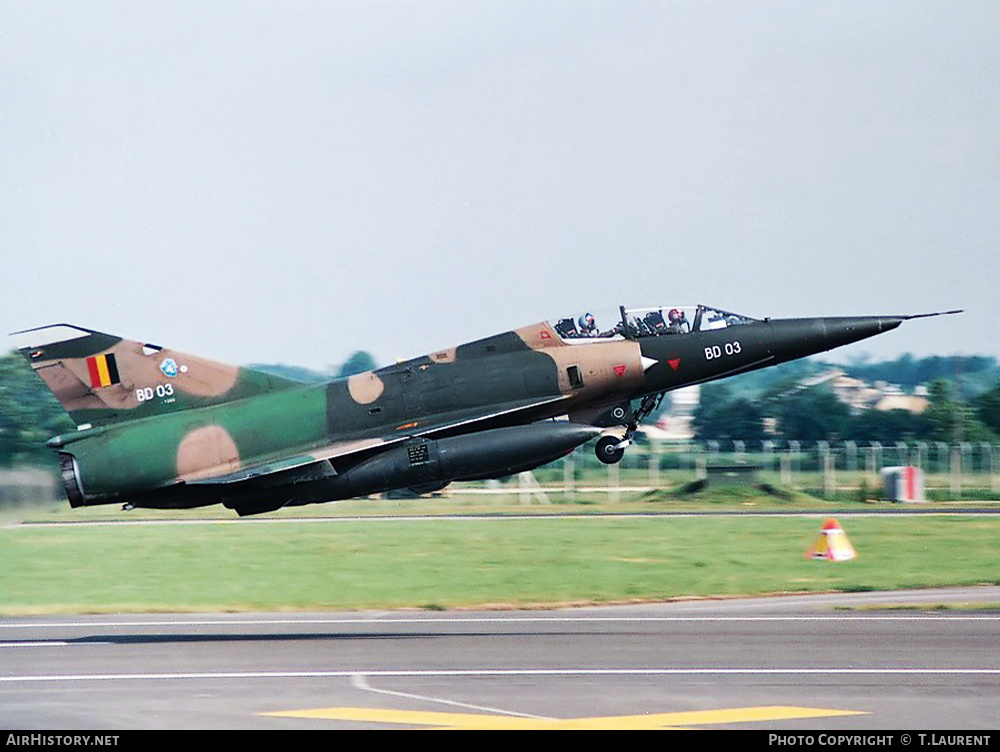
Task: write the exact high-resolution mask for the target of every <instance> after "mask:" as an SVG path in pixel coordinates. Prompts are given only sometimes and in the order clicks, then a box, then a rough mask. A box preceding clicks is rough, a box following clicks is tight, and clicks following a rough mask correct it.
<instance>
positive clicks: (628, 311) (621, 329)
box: [549, 305, 757, 342]
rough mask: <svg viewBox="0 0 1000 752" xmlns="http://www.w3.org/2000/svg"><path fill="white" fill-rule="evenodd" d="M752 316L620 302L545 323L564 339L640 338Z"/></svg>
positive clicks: (697, 329) (695, 329) (746, 320)
mask: <svg viewBox="0 0 1000 752" xmlns="http://www.w3.org/2000/svg"><path fill="white" fill-rule="evenodd" d="M756 320H757V319H752V318H750V317H749V316H741V315H740V314H737V313H730V312H729V311H723V310H722V309H720V308H711V307H709V306H703V305H697V306H659V307H653V308H625V306H621V307H620V308H619V309H618V310H617V311H615V312H609V311H598V312H593V313H592V312H590V311H586V312H584V313H582V314H579V315H577V316H567V317H565V318H560V319H555V320H553V321H550V322H549V323H550V324H551V325H552V328H553V329H555V330H556V333H557V334H558V335H559V336H560V337H562V338H563V339H564V340H567V341H573V342H578V341H586V340H588V339H594V338H603V339H608V338H619V339H640V338H643V337H660V336H666V335H677V334H689V333H691V332H705V331H709V330H712V329H725V328H727V327H731V326H742V325H743V324H750V323H753V322H754V321H756Z"/></svg>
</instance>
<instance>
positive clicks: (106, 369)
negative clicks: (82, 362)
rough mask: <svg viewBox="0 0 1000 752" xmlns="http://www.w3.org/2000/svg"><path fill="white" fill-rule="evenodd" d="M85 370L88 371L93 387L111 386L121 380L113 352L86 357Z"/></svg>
mask: <svg viewBox="0 0 1000 752" xmlns="http://www.w3.org/2000/svg"><path fill="white" fill-rule="evenodd" d="M87 371H88V372H89V373H90V386H91V387H93V388H94V389H100V388H101V387H105V386H111V385H112V384H117V383H119V382H120V381H121V379H120V378H119V376H118V362H117V361H116V360H115V355H114V353H107V354H106V355H95V356H93V357H91V358H87Z"/></svg>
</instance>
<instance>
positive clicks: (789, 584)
mask: <svg viewBox="0 0 1000 752" xmlns="http://www.w3.org/2000/svg"><path fill="white" fill-rule="evenodd" d="M643 498H645V500H643ZM690 503H691V504H697V502H690ZM673 506H674V505H672V504H669V503H663V501H662V500H661V499H658V498H656V497H639V498H633V499H631V500H629V501H627V502H625V503H620V504H615V505H608V504H607V502H606V501H602V500H596V501H588V500H587V499H586V498H583V497H578V498H576V499H575V501H574V502H573V503H566V504H553V505H544V506H540V505H536V506H533V507H531V508H530V509H528V508H525V507H518V505H517V504H516V502H512V501H509V500H508V501H506V502H505V501H502V500H499V501H498V500H491V501H489V502H483V501H482V500H481V499H480V500H477V499H464V498H459V497H455V498H449V499H443V500H436V501H431V502H426V501H416V502H389V501H378V502H372V501H369V502H352V503H350V504H344V505H322V506H317V507H310V508H307V509H306V510H302V511H303V512H306V513H310V514H311V513H314V512H322V513H324V514H328V515H337V514H339V515H340V516H339V517H338V516H327V517H317V518H312V519H295V518H293V517H291V516H286V517H283V516H281V515H277V516H271V517H269V518H265V519H266V521H264V522H260V521H257V520H253V519H248V520H237V519H235V518H230V517H226V518H225V519H219V518H218V517H219V515H220V514H223V515H225V514H226V511H225V510H220V509H218V508H215V509H213V510H209V511H207V512H205V511H202V512H191V513H181V514H176V513H162V514H157V513H151V512H141V513H133V514H132V515H130V516H129V517H127V519H133V520H136V519H137V520H148V521H151V522H152V524H116V523H115V522H114V520H120V519H122V518H123V515H122V514H121V513H119V512H118V511H117V510H112V509H103V510H84V511H85V512H86V514H79V515H78V513H77V512H72V513H70V512H60V513H58V514H56V515H54V516H53V517H48V516H43V518H44V519H55V520H66V519H73V520H79V519H82V518H86V517H88V516H89V517H90V518H91V519H95V520H101V519H104V520H106V522H97V524H93V525H61V524H51V525H40V526H24V525H7V526H5V527H3V528H0V557H2V558H0V613H2V614H8V615H10V614H47V613H96V612H148V611H209V610H211V611H217V610H218V611H248V610H264V611H276V610H309V609H319V610H322V609H383V608H422V609H454V608H463V607H475V606H489V607H501V606H518V607H529V606H538V605H565V604H582V603H613V602H635V601H655V600H665V599H671V598H683V597H712V596H737V595H753V594H762V593H784V592H814V591H831V590H841V591H861V590H882V589H899V588H914V587H936V586H947V585H970V584H1000V556H998V555H997V542H998V541H1000V518H998V517H994V516H977V515H960V516H939V515H919V516H899V515H878V514H877V515H873V516H849V517H842V518H841V520H840V521H841V523H842V525H843V526H844V529H845V531H846V533H847V535H848V537H849V538H850V540H851V542H852V543H853V545H854V547H855V548H856V549H857V551H858V554H859V556H858V558H857V559H855V560H853V561H849V562H839V563H831V562H826V561H816V560H809V559H806V557H805V555H804V554H805V551H806V549H807V548H808V547H809V546H810V544H812V542H813V541H814V540H815V538H816V536H817V534H818V533H819V529H820V524H821V522H822V517H823V512H824V510H830V507H829V505H828V504H827V505H825V506H824V504H823V503H819V504H815V503H812V502H808V501H803V500H802V499H801V498H798V497H795V498H791V499H784V498H777V499H775V497H773V496H769V497H766V498H761V497H759V494H758V495H753V494H752V493H751V494H750V495H749V496H748V495H747V493H743V494H742V495H739V496H737V497H731V498H728V499H727V503H725V504H724V505H723V506H724V507H726V508H729V509H732V510H734V511H735V512H736V514H734V515H733V516H708V517H674V516H662V515H657V514H647V515H643V516H624V515H622V514H620V513H621V512H636V511H641V512H656V513H660V512H668V511H672V509H673ZM790 506H791V507H796V508H798V507H802V508H804V509H807V510H809V511H810V512H812V513H813V514H814V516H751V515H747V514H745V511H746V510H748V509H754V510H757V511H766V510H767V509H769V508H775V507H780V508H781V510H782V511H787V509H788V508H789V507H790ZM864 506H865V505H861V504H859V505H857V507H858V508H862V507H864ZM702 508H705V505H704V504H703V505H702ZM712 508H713V509H715V510H718V509H719V505H712ZM840 508H842V507H840ZM609 510H610V511H614V512H616V513H618V514H611V515H608V514H600V515H595V514H582V515H573V514H568V513H570V512H594V511H600V512H608V511H609ZM740 510H744V513H743V514H740ZM418 511H420V512H427V513H430V515H431V516H428V517H413V516H409V517H408V516H407V515H413V514H415V513H416V512H418ZM513 511H527V512H529V514H527V515H525V516H520V515H519V516H512V515H510V513H511V512H513ZM456 512H463V513H464V514H463V516H451V515H453V514H454V513H456ZM539 512H547V513H553V514H557V513H558V514H560V515H561V516H554V517H553V516H545V515H539V514H538V513H539ZM377 514H382V515H397V514H398V515H400V516H399V517H395V516H394V517H391V518H389V517H377V516H375V517H373V516H371V515H377ZM213 515H214V516H215V517H216V518H215V519H213V518H211V517H210V516H213ZM366 515H369V516H368V517H366ZM156 519H171V520H181V521H183V524H157V523H156V522H155V520H156Z"/></svg>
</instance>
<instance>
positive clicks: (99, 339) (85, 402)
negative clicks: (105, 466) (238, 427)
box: [13, 324, 301, 426]
mask: <svg viewBox="0 0 1000 752" xmlns="http://www.w3.org/2000/svg"><path fill="white" fill-rule="evenodd" d="M13 336H14V337H15V339H16V340H17V343H18V350H19V351H20V353H21V354H22V355H23V356H24V357H25V358H26V359H27V361H28V363H30V364H31V367H32V369H34V371H35V373H37V374H38V375H39V376H40V377H41V378H42V380H43V381H44V382H45V383H46V385H47V386H48V387H49V389H50V390H51V391H52V393H53V394H54V395H55V397H56V399H58V400H59V402H60V404H62V406H63V408H64V409H65V410H66V412H67V413H69V416H70V418H72V419H73V421H74V422H75V423H76V424H77V425H78V426H80V425H94V426H99V425H106V424H109V423H117V422H121V421H126V420H133V419H138V418H145V417H149V416H152V415H159V414H163V413H168V412H176V411H178V410H187V409H192V408H196V407H205V406H208V405H214V404H220V403H223V402H229V401H232V400H236V399H243V398H244V397H251V396H254V395H258V394H263V393H265V392H270V391H274V390H277V389H285V388H288V387H291V386H301V384H300V383H299V382H296V381H291V380H289V379H283V378H280V377H277V376H272V375H270V374H265V373H261V372H259V371H253V370H251V369H248V368H240V367H238V366H231V365H227V364H225V363H217V362H215V361H212V360H206V359H205V358H199V357H197V356H194V355H187V354H185V353H181V352H177V351H175V350H169V349H167V348H163V347H159V346H157V345H150V344H144V343H141V342H134V341H131V340H127V339H122V338H121V337H116V336H113V335H110V334H104V333H103V332H95V331H92V330H90V329H84V328H82V327H78V326H72V325H69V324H56V325H53V326H45V327H41V328H38V329H28V330H25V331H23V332H17V333H15V334H14V335H13Z"/></svg>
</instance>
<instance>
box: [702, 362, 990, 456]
mask: <svg viewBox="0 0 1000 752" xmlns="http://www.w3.org/2000/svg"><path fill="white" fill-rule="evenodd" d="M927 401H928V405H927V408H926V409H925V410H924V411H923V412H921V413H913V412H909V411H907V410H900V409H896V410H887V411H881V410H875V409H867V410H862V411H860V412H853V411H852V410H851V408H850V407H848V405H846V404H845V403H843V402H842V401H840V400H839V399H838V398H837V397H836V395H835V394H834V393H833V392H832V391H831V390H830V389H829V388H826V387H824V386H817V387H812V388H808V389H800V390H787V389H774V390H771V391H770V392H768V393H765V394H762V395H760V396H759V397H756V398H754V397H750V396H746V395H740V394H738V393H736V392H735V391H734V390H733V388H732V387H731V386H730V385H729V384H727V383H726V382H721V383H715V384H706V385H705V386H703V387H702V391H701V401H700V404H699V406H698V408H697V409H696V410H695V413H694V430H695V438H696V439H697V440H699V441H709V440H714V441H725V440H740V441H746V442H760V441H765V440H768V439H775V438H783V439H788V440H795V441H837V440H850V441H860V442H874V441H877V442H880V443H895V442H899V441H944V442H948V443H952V442H962V441H968V442H982V441H986V442H993V443H995V442H998V441H1000V380H998V381H997V382H996V384H995V385H994V386H993V387H991V388H990V389H987V390H986V391H984V392H981V393H979V394H977V395H975V396H973V397H971V398H969V399H963V398H961V397H960V396H959V394H958V390H956V389H955V385H954V383H953V382H952V381H949V380H948V379H946V378H937V379H935V380H934V381H932V382H931V383H930V385H929V386H928V390H927Z"/></svg>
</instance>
